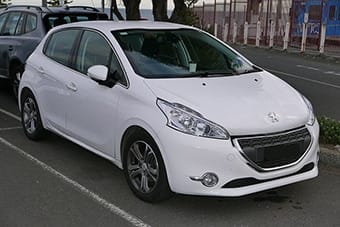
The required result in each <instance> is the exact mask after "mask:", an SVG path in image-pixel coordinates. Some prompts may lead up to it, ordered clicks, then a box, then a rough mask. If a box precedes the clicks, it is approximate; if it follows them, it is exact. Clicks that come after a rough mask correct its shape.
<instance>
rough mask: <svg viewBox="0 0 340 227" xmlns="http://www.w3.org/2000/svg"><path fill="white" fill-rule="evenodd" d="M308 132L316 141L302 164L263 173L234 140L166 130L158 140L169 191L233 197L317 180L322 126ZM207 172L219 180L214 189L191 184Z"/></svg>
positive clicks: (300, 161)
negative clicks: (250, 163) (239, 182)
mask: <svg viewBox="0 0 340 227" xmlns="http://www.w3.org/2000/svg"><path fill="white" fill-rule="evenodd" d="M306 128H307V129H308V131H309V132H310V134H311V136H312V138H313V139H312V143H311V145H310V146H309V148H308V151H307V152H306V153H305V155H304V156H303V157H302V158H301V160H299V161H298V162H297V163H295V164H294V165H291V166H288V167H286V168H281V169H280V168H279V169H277V170H273V171H265V172H261V171H258V170H256V169H255V168H253V167H252V166H251V165H249V163H248V162H247V160H246V159H245V158H244V157H243V156H242V155H241V153H240V151H239V150H238V149H237V148H236V147H235V145H234V144H233V143H232V142H231V140H218V139H209V138H202V137H196V136H190V135H186V134H183V133H181V132H177V131H175V130H173V129H170V128H168V127H166V128H164V129H163V130H162V131H160V132H159V133H158V139H159V147H160V150H161V152H162V155H163V158H164V162H165V165H166V169H167V176H168V181H169V185H170V188H171V190H172V191H173V192H176V193H181V194H192V195H207V196H228V197H229V196H230V197H233V196H242V195H247V194H251V193H255V192H259V191H263V190H267V189H271V188H276V187H280V186H283V185H287V184H291V183H295V182H299V181H303V180H307V179H310V178H314V177H316V176H317V175H318V159H319V158H318V152H319V143H318V138H319V125H318V123H317V122H315V124H314V125H313V126H306ZM160 141H161V142H160ZM306 169H307V170H306ZM207 172H211V173H215V174H216V175H217V176H218V179H219V181H218V183H217V184H216V185H215V186H214V187H206V186H204V185H203V184H201V182H199V181H194V180H192V178H193V177H196V178H197V177H200V176H202V175H204V174H205V173H207ZM250 178H251V179H254V181H252V182H253V183H252V184H248V185H245V184H243V185H242V184H241V186H237V185H236V187H235V186H233V187H228V183H229V182H232V181H234V182H235V181H237V180H240V179H250ZM254 182H255V183H254ZM226 185H227V187H226Z"/></svg>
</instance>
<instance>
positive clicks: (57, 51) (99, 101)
mask: <svg viewBox="0 0 340 227" xmlns="http://www.w3.org/2000/svg"><path fill="white" fill-rule="evenodd" d="M19 91H20V92H19V103H20V109H21V118H22V124H23V129H24V132H25V134H26V136H27V137H28V138H29V139H32V140H38V139H41V138H42V136H43V135H44V132H45V130H48V131H51V132H54V133H56V134H59V135H61V136H63V137H65V138H67V139H69V140H71V141H73V142H75V143H77V144H79V145H81V146H83V147H84V148H86V149H88V150H90V151H92V152H94V153H96V154H98V155H100V156H102V157H104V158H106V159H109V160H111V161H112V162H113V163H114V164H116V165H117V166H118V167H120V168H122V169H123V171H124V174H125V176H126V179H127V183H128V185H129V187H130V188H131V190H132V191H133V193H134V194H135V195H136V196H137V197H139V198H140V199H142V200H145V201H149V202H156V201H161V200H164V199H167V198H169V197H170V196H171V194H172V192H175V193H181V194H191V195H206V196H242V195H246V194H250V193H254V192H258V191H262V190H267V189H271V188H275V187H279V186H282V185H287V184H291V183H294V182H299V181H302V180H306V179H310V178H313V177H316V176H317V175H318V152H319V144H318V137H319V125H318V122H317V120H316V119H315V117H314V113H313V108H312V105H311V104H310V102H309V101H308V100H307V98H305V97H304V96H303V95H302V94H300V93H299V92H298V91H296V90H295V89H294V88H292V87H291V86H290V85H288V84H287V83H285V82H284V81H282V80H281V79H279V78H277V77H275V76H274V75H272V74H270V73H269V72H266V71H265V70H263V69H261V68H259V67H257V66H255V65H254V64H252V63H251V62H250V61H248V60H247V59H246V58H244V57H243V56H241V55H240V54H239V53H237V52H236V51H235V50H233V49H232V48H230V47H229V46H228V45H226V44H225V43H223V42H222V41H219V40H218V39H216V38H214V37H213V36H211V35H209V34H208V33H206V32H204V31H201V30H199V29H197V28H193V27H188V26H184V25H178V24H171V23H161V22H101V21H96V22H80V23H72V24H68V25H63V26H60V27H57V28H54V29H52V30H51V31H50V32H49V33H48V35H47V36H46V37H45V38H44V39H43V41H42V42H41V43H40V45H39V46H38V47H37V48H36V50H35V51H34V52H33V54H32V55H31V56H30V57H29V59H28V60H27V64H26V69H25V72H24V74H23V78H22V80H21V83H20V89H19Z"/></svg>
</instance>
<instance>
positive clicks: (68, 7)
mask: <svg viewBox="0 0 340 227" xmlns="http://www.w3.org/2000/svg"><path fill="white" fill-rule="evenodd" d="M65 9H84V10H92V11H93V12H100V11H99V10H98V9H97V8H94V7H91V6H65Z"/></svg>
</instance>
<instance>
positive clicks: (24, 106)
mask: <svg viewBox="0 0 340 227" xmlns="http://www.w3.org/2000/svg"><path fill="white" fill-rule="evenodd" d="M21 124H22V127H23V129H24V132H25V134H26V136H27V137H28V138H29V139H30V140H40V139H42V138H43V137H44V136H45V133H46V131H45V129H44V127H43V125H42V122H41V117H40V111H39V107H38V104H37V101H36V100H35V98H34V95H33V94H32V92H30V91H24V93H23V95H22V99H21Z"/></svg>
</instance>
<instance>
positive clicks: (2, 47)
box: [0, 12, 24, 77]
mask: <svg viewBox="0 0 340 227" xmlns="http://www.w3.org/2000/svg"><path fill="white" fill-rule="evenodd" d="M3 17H4V18H1V20H3V22H2V23H4V24H3V27H2V30H1V37H0V75H3V76H5V77H8V76H9V59H10V57H11V55H12V54H13V53H14V51H15V48H16V46H17V45H18V42H17V40H16V39H15V38H14V36H15V33H16V31H17V27H18V25H19V28H21V27H20V25H23V22H24V21H23V19H24V18H23V17H22V13H21V12H10V13H8V16H7V17H6V16H3ZM5 17H6V19H5ZM4 20H5V22H4ZM19 28H18V29H19Z"/></svg>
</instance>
